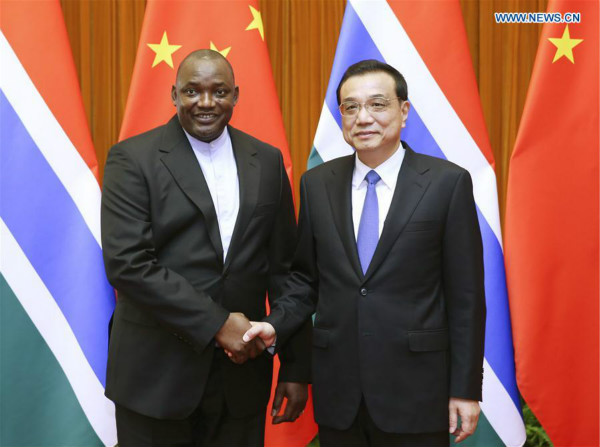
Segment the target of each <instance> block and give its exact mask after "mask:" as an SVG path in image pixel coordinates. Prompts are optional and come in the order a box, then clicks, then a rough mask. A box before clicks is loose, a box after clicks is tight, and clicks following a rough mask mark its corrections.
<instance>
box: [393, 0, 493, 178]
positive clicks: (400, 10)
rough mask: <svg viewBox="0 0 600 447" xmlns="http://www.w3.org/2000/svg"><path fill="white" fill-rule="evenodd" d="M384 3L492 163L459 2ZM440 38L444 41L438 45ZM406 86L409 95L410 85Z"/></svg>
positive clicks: (451, 0)
mask: <svg viewBox="0 0 600 447" xmlns="http://www.w3.org/2000/svg"><path fill="white" fill-rule="evenodd" d="M388 3H389V5H390V7H391V8H392V10H393V11H394V14H395V15H396V17H397V18H398V21H399V22H400V23H401V24H402V27H403V28H404V30H405V31H406V33H407V34H408V36H409V38H410V40H411V42H412V43H413V45H414V46H415V48H416V49H417V51H418V52H419V55H420V56H421V58H422V59H423V62H425V65H427V68H428V69H429V72H430V73H431V75H432V76H433V78H434V79H435V80H436V82H437V84H438V85H439V86H440V89H441V90H442V92H444V95H445V96H446V98H447V99H448V102H449V103H450V105H451V106H452V108H453V109H454V110H455V112H456V114H457V115H458V117H459V118H460V120H461V121H462V122H463V124H464V125H465V127H466V128H467V131H468V132H469V133H470V134H471V137H472V138H473V140H474V141H475V143H476V144H477V146H479V149H480V150H481V152H482V153H483V155H484V156H485V158H486V159H487V160H488V162H489V163H490V164H491V165H492V167H493V166H494V155H493V153H492V148H491V146H490V142H489V139H488V135H487V130H486V127H485V121H484V120H483V112H482V109H481V103H480V101H479V95H478V90H477V82H476V79H475V74H474V72H473V62H472V61H471V56H470V52H469V44H468V41H467V34H466V32H465V27H464V23H463V17H462V11H461V9H460V3H459V2H458V0H438V1H436V2H422V1H406V0H403V1H398V0H388ZM440 42H444V45H443V46H442V47H440V44H439V43H440ZM408 87H409V88H408V91H409V96H410V85H409V86H408Z"/></svg>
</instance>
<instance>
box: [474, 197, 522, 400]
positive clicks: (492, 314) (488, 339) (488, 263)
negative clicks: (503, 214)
mask: <svg viewBox="0 0 600 447" xmlns="http://www.w3.org/2000/svg"><path fill="white" fill-rule="evenodd" d="M477 216H478V217H479V227H480V228H481V238H482V240H483V263H484V271H485V301H486V306H487V314H488V318H487V319H486V327H485V358H486V360H487V361H488V363H489V364H490V366H491V367H492V369H493V370H494V373H495V374H496V376H498V379H499V380H500V382H502V385H503V386H504V388H505V389H506V391H507V392H508V394H509V395H510V397H511V399H512V400H513V402H514V403H515V406H516V407H517V408H521V402H520V399H519V391H518V388H517V381H516V377H515V361H514V358H515V353H514V349H513V344H512V329H511V328H512V326H511V322H510V311H509V307H508V291H507V289H506V273H505V270H504V255H503V254H502V248H501V247H500V244H499V243H498V239H496V235H495V234H494V232H493V231H492V228H491V227H490V226H489V224H488V222H487V220H485V218H484V217H483V214H481V212H480V211H479V208H478V209H477Z"/></svg>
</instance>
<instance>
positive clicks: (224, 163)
mask: <svg viewBox="0 0 600 447" xmlns="http://www.w3.org/2000/svg"><path fill="white" fill-rule="evenodd" d="M186 136H187V138H188V140H189V142H190V144H191V145H192V149H193V150H194V154H196V158H197V159H198V163H200V168H201V169H202V173H203V174H204V178H205V179H206V183H207V184H208V189H209V191H210V196H211V197H212V202H213V205H214V206H215V211H216V213H217V221H218V223H219V233H220V235H221V244H222V245H223V260H225V259H226V258H227V251H228V250H229V244H230V243H231V236H232V235H233V228H234V226H235V221H236V220H237V215H238V211H239V209H240V182H239V179H238V172H237V165H236V164H235V156H234V155H233V147H232V146H231V138H230V137H229V132H227V128H225V130H223V133H222V134H221V135H220V136H219V137H218V138H217V139H216V140H213V141H211V142H210V143H205V142H203V141H200V140H198V139H196V138H194V137H192V136H191V135H190V134H188V133H187V132H186Z"/></svg>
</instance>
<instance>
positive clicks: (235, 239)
mask: <svg viewBox="0 0 600 447" xmlns="http://www.w3.org/2000/svg"><path fill="white" fill-rule="evenodd" d="M228 130H229V136H230V137H231V145H232V147H233V153H234V155H235V162H236V165H237V171H238V178H239V183H240V209H239V211H238V216H237V219H236V221H235V226H234V228H233V235H232V236H231V243H230V245H229V250H228V251H227V258H226V259H225V266H224V270H225V271H226V270H227V269H228V268H229V264H230V263H231V257H232V254H235V251H236V250H237V248H238V245H239V244H240V242H241V238H242V236H243V234H244V231H245V229H246V228H247V226H248V222H249V221H250V218H251V217H252V213H253V212H254V208H255V207H256V202H257V201H258V188H259V186H260V162H259V161H258V159H257V157H256V154H257V151H256V148H255V147H254V146H253V145H252V144H251V143H250V142H249V141H248V139H247V138H245V137H244V135H243V134H241V133H240V132H238V131H237V130H236V129H233V128H231V127H228Z"/></svg>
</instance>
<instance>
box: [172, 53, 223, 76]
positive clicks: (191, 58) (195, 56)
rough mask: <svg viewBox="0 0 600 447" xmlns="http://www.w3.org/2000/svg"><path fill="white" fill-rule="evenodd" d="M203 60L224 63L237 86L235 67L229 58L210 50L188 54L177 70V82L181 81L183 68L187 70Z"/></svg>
mask: <svg viewBox="0 0 600 447" xmlns="http://www.w3.org/2000/svg"><path fill="white" fill-rule="evenodd" d="M202 59H204V60H207V61H214V62H217V61H220V62H221V63H223V62H224V63H225V65H226V66H227V67H228V69H229V71H230V73H231V77H232V78H233V82H234V84H235V76H234V74H233V67H232V66H231V64H230V63H229V61H228V60H227V58H225V57H224V56H223V55H222V54H221V53H219V52H218V51H214V50H209V49H202V50H196V51H192V52H191V53H190V54H188V55H187V56H186V57H185V58H184V59H183V60H182V61H181V63H180V64H179V67H178V68H177V77H176V82H178V81H179V75H180V72H181V70H182V69H183V68H185V67H186V66H188V65H189V64H195V63H196V62H197V61H199V60H202Z"/></svg>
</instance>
